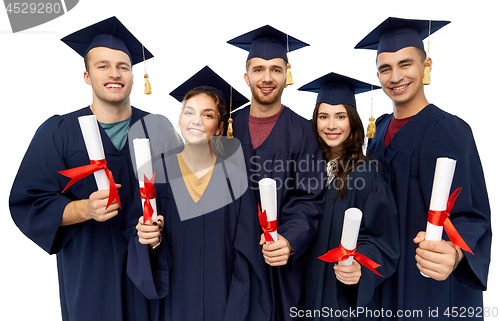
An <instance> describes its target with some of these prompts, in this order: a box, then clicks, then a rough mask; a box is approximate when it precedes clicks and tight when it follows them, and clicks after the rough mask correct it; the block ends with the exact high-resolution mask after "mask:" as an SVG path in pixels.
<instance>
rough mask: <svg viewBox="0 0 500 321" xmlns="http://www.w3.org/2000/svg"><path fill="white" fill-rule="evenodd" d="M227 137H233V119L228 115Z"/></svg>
mask: <svg viewBox="0 0 500 321" xmlns="http://www.w3.org/2000/svg"><path fill="white" fill-rule="evenodd" d="M227 123H228V124H227V138H233V137H234V136H233V119H232V118H231V116H229V119H228V120H227Z"/></svg>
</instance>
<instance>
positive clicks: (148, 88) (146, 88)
mask: <svg viewBox="0 0 500 321" xmlns="http://www.w3.org/2000/svg"><path fill="white" fill-rule="evenodd" d="M148 78H149V76H148V74H144V79H145V85H144V94H145V95H149V94H151V84H150V83H149V79H148Z"/></svg>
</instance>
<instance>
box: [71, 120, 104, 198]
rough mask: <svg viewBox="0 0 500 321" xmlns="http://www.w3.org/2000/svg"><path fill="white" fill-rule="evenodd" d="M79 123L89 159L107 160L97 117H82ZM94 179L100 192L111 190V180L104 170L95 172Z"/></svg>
mask: <svg viewBox="0 0 500 321" xmlns="http://www.w3.org/2000/svg"><path fill="white" fill-rule="evenodd" d="M78 122H79V123H80V129H81V131H82V135H83V140H84V141H85V147H86V148H87V153H88V155H89V159H90V160H92V161H97V160H102V159H105V156H104V147H102V140H101V133H100V132H99V126H98V125H97V119H96V118H95V116H94V115H88V116H80V117H78ZM94 177H95V181H96V183H97V189H98V190H103V189H109V179H108V177H107V176H106V172H105V171H104V169H101V170H98V171H97V172H94Z"/></svg>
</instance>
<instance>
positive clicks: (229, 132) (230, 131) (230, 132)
mask: <svg viewBox="0 0 500 321" xmlns="http://www.w3.org/2000/svg"><path fill="white" fill-rule="evenodd" d="M232 108H233V87H231V89H230V94H229V119H228V120H227V138H233V137H234V135H233V119H232V118H231V110H232Z"/></svg>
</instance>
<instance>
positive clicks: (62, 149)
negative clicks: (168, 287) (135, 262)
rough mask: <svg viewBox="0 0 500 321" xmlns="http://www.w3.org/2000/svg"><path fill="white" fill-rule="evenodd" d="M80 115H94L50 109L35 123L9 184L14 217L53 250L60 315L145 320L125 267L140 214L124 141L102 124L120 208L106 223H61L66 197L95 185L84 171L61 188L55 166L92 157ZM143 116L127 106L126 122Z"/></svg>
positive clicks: (83, 194)
mask: <svg viewBox="0 0 500 321" xmlns="http://www.w3.org/2000/svg"><path fill="white" fill-rule="evenodd" d="M84 115H92V111H91V110H90V108H89V107H86V108H83V109H80V110H78V111H75V112H72V113H69V114H66V115H62V116H59V115H55V116H52V117H51V118H49V119H48V120H47V121H45V122H44V123H43V124H42V125H41V126H40V128H39V129H38V130H37V132H36V134H35V136H34V138H33V140H32V141H31V144H30V146H29V147H28V150H27V152H26V155H25V156H24V159H23V161H22V163H21V166H20V168H19V171H18V173H17V176H16V178H15V181H14V184H13V186H12V190H11V195H10V200H9V205H10V210H11V214H12V218H13V220H14V222H15V223H16V225H17V226H18V227H19V229H20V230H21V231H22V232H23V233H24V234H25V235H26V236H28V237H29V238H30V239H31V240H33V241H34V242H35V243H36V244H38V245H39V246H40V247H41V248H43V249H44V250H45V251H46V252H48V253H49V254H57V269H58V276H59V290H60V300H61V312H62V319H63V320H72V321H74V320H82V321H88V320H106V321H108V320H116V321H123V320H141V321H142V320H149V302H148V300H147V299H146V297H144V296H143V295H142V294H141V293H140V291H138V290H137V288H136V287H134V285H133V284H132V282H131V281H130V279H129V278H128V277H127V275H126V268H125V267H126V265H125V264H126V257H127V246H128V241H129V239H130V238H131V236H132V233H133V230H135V225H136V224H137V220H138V218H139V217H140V216H141V213H142V208H141V199H140V195H139V185H138V181H137V179H136V177H135V174H134V170H133V166H132V162H131V157H130V150H129V144H128V142H127V143H126V144H125V146H124V147H123V148H122V150H117V149H116V148H115V147H114V146H113V144H112V142H111V140H110V139H109V137H108V136H107V134H106V132H105V131H104V129H103V128H102V127H101V126H100V125H99V130H100V134H101V138H102V143H103V147H104V152H105V156H106V161H107V164H108V168H109V169H110V170H111V172H112V173H113V177H114V180H115V182H116V183H119V184H121V185H122V186H121V188H120V189H119V190H118V194H119V196H120V201H121V209H119V212H118V215H116V216H115V217H113V218H111V219H109V220H107V221H105V222H97V221H94V220H88V221H86V222H82V223H78V224H74V225H70V226H64V227H61V226H59V225H60V222H61V218H62V214H63V211H64V208H65V207H66V205H67V204H68V203H70V202H71V201H74V200H80V199H88V197H89V195H90V194H91V193H93V192H94V191H96V190H97V185H96V182H95V178H94V175H90V176H88V177H86V178H83V179H82V180H80V181H78V182H76V183H75V184H74V185H72V186H71V187H70V188H69V189H68V190H67V191H65V192H64V193H62V190H63V189H64V187H65V185H66V184H67V183H68V182H69V180H70V179H69V178H68V177H65V176H63V175H61V174H59V173H58V171H61V170H65V169H69V168H75V167H79V166H83V165H88V164H89V163H90V161H89V157H88V154H87V150H86V148H85V143H84V140H83V136H82V134H81V130H80V125H79V123H78V117H79V116H84ZM147 115H148V114H147V113H146V112H144V111H141V110H139V109H136V108H134V107H133V108H132V118H131V124H134V123H135V122H137V121H139V120H141V119H143V118H144V117H146V116H147ZM170 127H171V125H170ZM129 138H130V137H129Z"/></svg>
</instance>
